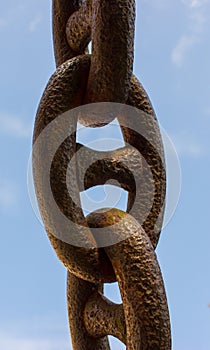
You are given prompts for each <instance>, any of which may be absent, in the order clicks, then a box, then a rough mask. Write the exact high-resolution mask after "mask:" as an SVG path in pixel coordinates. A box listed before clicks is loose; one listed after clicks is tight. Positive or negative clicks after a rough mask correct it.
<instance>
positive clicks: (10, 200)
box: [0, 180, 17, 209]
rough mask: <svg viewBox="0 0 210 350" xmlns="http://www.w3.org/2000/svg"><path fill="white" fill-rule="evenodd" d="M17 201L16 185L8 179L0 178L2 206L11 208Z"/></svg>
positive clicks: (0, 204)
mask: <svg viewBox="0 0 210 350" xmlns="http://www.w3.org/2000/svg"><path fill="white" fill-rule="evenodd" d="M16 202H17V189H16V187H15V186H14V185H13V184H11V183H9V182H8V181H5V180H0V208H3V209H7V208H11V207H12V206H13V205H14V204H15V203H16Z"/></svg>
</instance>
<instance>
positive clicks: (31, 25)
mask: <svg viewBox="0 0 210 350" xmlns="http://www.w3.org/2000/svg"><path fill="white" fill-rule="evenodd" d="M41 21H42V16H41V15H38V16H36V17H34V18H33V19H32V21H31V22H30V23H29V31H30V32H35V31H36V30H37V29H38V27H39V24H40V23H41Z"/></svg>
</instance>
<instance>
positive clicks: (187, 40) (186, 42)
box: [171, 35, 198, 67]
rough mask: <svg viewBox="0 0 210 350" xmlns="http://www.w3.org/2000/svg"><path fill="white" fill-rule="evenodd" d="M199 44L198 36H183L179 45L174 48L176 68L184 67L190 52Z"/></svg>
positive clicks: (172, 57)
mask: <svg viewBox="0 0 210 350" xmlns="http://www.w3.org/2000/svg"><path fill="white" fill-rule="evenodd" d="M197 42H198V38H197V37H196V36H187V35H183V36H182V37H181V38H180V39H179V41H178V43H177V45H176V46H175V47H174V49H173V51H172V55H171V59H172V62H173V63H174V64H175V65H176V66H179V67H180V66H182V64H183V63H184V60H185V58H186V56H187V54H188V53H189V51H190V50H191V49H192V48H193V46H194V45H195V44H196V43H197Z"/></svg>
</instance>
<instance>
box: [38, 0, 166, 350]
mask: <svg viewBox="0 0 210 350" xmlns="http://www.w3.org/2000/svg"><path fill="white" fill-rule="evenodd" d="M134 29H135V1H134V0H86V1H80V0H71V1H70V0H53V39H54V50H55V60H56V65H57V69H56V72H55V73H54V74H53V75H52V77H51V78H50V80H49V82H48V84H47V87H46V89H45V91H44V94H43V96H42V99H41V101H40V104H39V108H38V111H37V115H36V120H35V126H34V137H33V174H34V183H35V189H36V195H37V200H38V204H39V208H40V211H41V215H42V219H43V222H44V225H45V229H46V232H47V234H48V237H49V239H50V242H51V244H52V246H53V248H54V249H55V251H56V254H57V256H58V258H59V259H60V260H61V262H62V263H63V264H64V265H65V267H66V268H67V271H68V281H67V299H68V314H69V323H70V331H71V339H72V345H73V349H74V350H83V349H85V350H88V349H91V350H93V349H94V350H108V349H110V346H109V342H108V335H113V336H115V337H117V338H118V339H120V340H121V341H122V342H123V343H124V344H126V348H127V349H128V350H134V349H135V350H137V349H141V350H170V349H171V335H170V320H169V313H168V306H167V300H166V294H165V289H164V283H163V279H162V274H161V271H160V268H159V264H158V261H157V257H156V254H155V251H154V250H155V248H156V246H157V243H158V239H159V236H160V232H161V227H162V220H163V214H164V206H165V191H166V175H165V161H164V152H163V145H162V140H161V135H160V130H159V126H158V121H157V118H156V116H155V113H154V110H153V107H152V105H151V102H150V100H149V98H148V96H147V94H146V92H145V90H144V88H143V86H142V85H141V83H140V82H139V81H138V79H137V78H136V77H135V76H134V75H133V74H132V69H133V50H134ZM90 40H92V54H91V55H89V54H88V49H87V46H88V44H89V42H90ZM116 117H117V119H118V122H119V124H120V127H121V130H122V134H123V137H124V142H125V146H124V147H122V148H120V149H118V150H115V151H107V152H98V151H94V150H92V149H90V148H87V147H85V146H83V145H80V144H78V143H77V142H76V129H77V121H78V120H79V121H80V122H81V123H82V124H83V125H89V126H92V127H96V126H102V125H105V124H107V123H109V122H110V121H112V120H113V119H114V118H116ZM69 173H70V175H69ZM110 179H112V181H115V182H114V183H116V182H117V185H119V186H121V187H122V188H123V189H125V190H126V191H128V205H127V211H126V212H123V211H121V210H118V209H114V208H113V209H106V210H98V211H96V212H93V213H91V214H89V215H88V216H87V217H86V218H85V217H84V214H83V211H82V209H81V205H80V197H79V193H80V191H82V190H83V188H84V189H88V188H91V187H93V186H96V185H103V184H105V183H106V182H107V181H110ZM68 183H69V185H68ZM69 186H70V187H69ZM115 281H117V282H118V285H119V289H120V293H121V297H122V304H121V305H118V304H115V303H113V302H111V301H110V300H108V299H107V298H106V297H105V296H104V295H103V284H104V283H111V282H115Z"/></svg>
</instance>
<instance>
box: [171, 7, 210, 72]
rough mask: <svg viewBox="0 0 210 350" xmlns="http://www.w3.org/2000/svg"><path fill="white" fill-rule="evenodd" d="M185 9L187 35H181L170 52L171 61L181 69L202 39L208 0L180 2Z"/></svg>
mask: <svg viewBox="0 0 210 350" xmlns="http://www.w3.org/2000/svg"><path fill="white" fill-rule="evenodd" d="M182 3H183V4H184V5H185V6H186V7H187V22H186V23H187V34H183V35H182V36H181V38H180V39H179V40H178V43H177V44H176V46H175V47H174V48H173V50H172V54H171V60H172V63H173V64H175V65H176V66H177V67H181V66H182V65H183V63H184V61H185V59H186V58H187V56H188V55H189V53H190V52H191V51H192V49H193V48H194V47H195V46H196V45H197V44H198V43H199V42H201V40H202V39H203V33H204V30H205V24H206V22H207V16H208V12H209V9H208V8H207V6H206V5H208V4H210V0H182Z"/></svg>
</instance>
